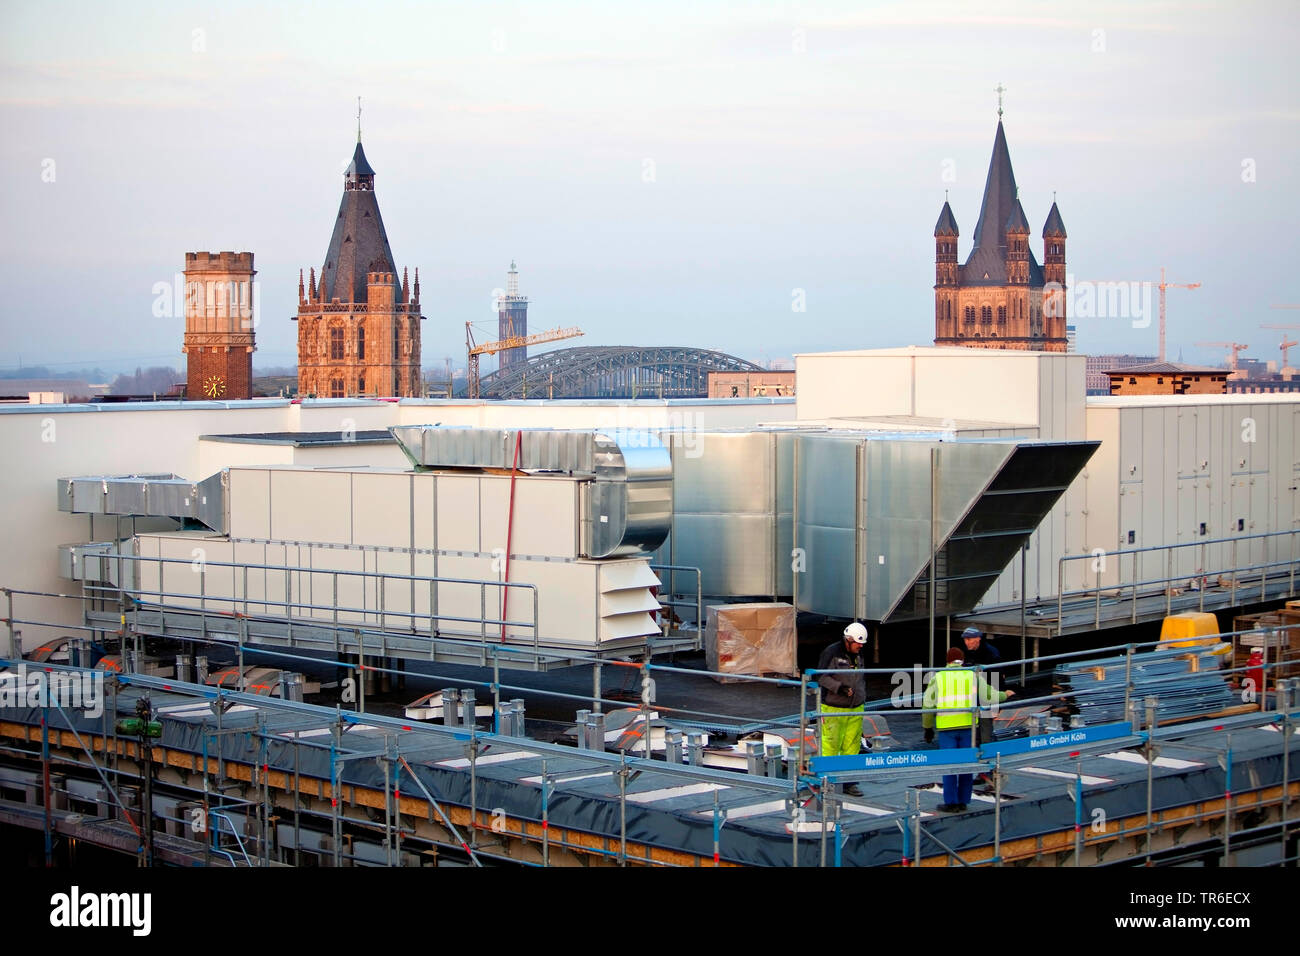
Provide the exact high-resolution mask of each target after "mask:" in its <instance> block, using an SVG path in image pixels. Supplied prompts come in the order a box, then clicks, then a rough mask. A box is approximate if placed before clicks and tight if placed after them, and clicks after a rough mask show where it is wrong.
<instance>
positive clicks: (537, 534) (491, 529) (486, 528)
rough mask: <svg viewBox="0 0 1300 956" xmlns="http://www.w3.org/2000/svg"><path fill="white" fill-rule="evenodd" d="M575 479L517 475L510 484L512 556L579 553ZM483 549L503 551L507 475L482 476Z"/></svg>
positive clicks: (564, 556) (505, 523)
mask: <svg viewBox="0 0 1300 956" xmlns="http://www.w3.org/2000/svg"><path fill="white" fill-rule="evenodd" d="M576 486H577V482H576V481H575V480H574V479H571V478H561V477H558V476H557V477H554V478H551V477H529V476H527V475H524V476H521V477H520V478H519V479H518V480H517V481H516V482H515V488H514V495H515V501H514V528H513V530H512V531H511V532H510V551H511V553H512V554H528V555H542V556H545V557H557V558H575V557H577V556H578V511H577V499H578V496H577V490H576ZM480 494H481V507H482V509H483V519H482V528H483V543H482V546H481V548H482V550H484V551H491V550H492V549H494V548H500V549H501V553H502V554H504V553H505V548H506V537H507V527H508V525H509V517H510V478H509V477H508V476H504V475H502V476H496V475H484V476H483V477H482V479H481V484H480Z"/></svg>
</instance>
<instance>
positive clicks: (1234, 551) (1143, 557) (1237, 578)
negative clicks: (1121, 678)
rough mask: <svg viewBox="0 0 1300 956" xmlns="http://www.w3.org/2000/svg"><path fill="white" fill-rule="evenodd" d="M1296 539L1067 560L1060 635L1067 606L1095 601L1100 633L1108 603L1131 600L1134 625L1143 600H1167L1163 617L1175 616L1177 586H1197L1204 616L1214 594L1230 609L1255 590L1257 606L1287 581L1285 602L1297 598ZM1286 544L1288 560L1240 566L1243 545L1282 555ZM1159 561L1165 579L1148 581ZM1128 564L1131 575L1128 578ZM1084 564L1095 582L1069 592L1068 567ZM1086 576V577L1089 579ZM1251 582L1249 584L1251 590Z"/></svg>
mask: <svg viewBox="0 0 1300 956" xmlns="http://www.w3.org/2000/svg"><path fill="white" fill-rule="evenodd" d="M1297 534H1300V528H1296V529H1292V530H1288V531H1270V532H1264V533H1260V534H1242V535H1237V536H1235V537H1232V538H1212V539H1208V540H1205V541H1189V542H1183V543H1180V544H1167V545H1153V546H1150V547H1142V548H1122V549H1120V550H1116V551H1097V552H1093V553H1091V554H1072V555H1065V556H1063V557H1061V558H1058V559H1057V575H1056V629H1057V635H1058V636H1059V635H1060V634H1061V633H1062V630H1063V628H1064V620H1065V612H1066V605H1067V603H1068V604H1070V605H1071V606H1078V605H1079V604H1080V603H1081V602H1084V601H1088V600H1091V601H1092V603H1093V612H1094V615H1093V626H1094V627H1096V628H1100V627H1101V626H1102V605H1103V601H1105V602H1106V603H1108V604H1110V603H1116V602H1123V601H1125V600H1127V601H1128V602H1129V604H1130V612H1129V615H1128V616H1129V623H1132V624H1136V623H1137V621H1138V602H1139V601H1140V600H1142V599H1144V598H1151V597H1155V596H1160V595H1162V594H1163V596H1164V598H1165V610H1164V613H1165V614H1166V615H1167V614H1170V613H1172V611H1173V606H1174V596H1175V595H1174V590H1175V587H1174V586H1175V585H1176V584H1179V583H1183V582H1186V583H1188V584H1189V585H1190V584H1195V585H1196V587H1195V588H1194V590H1195V591H1196V592H1198V595H1199V599H1198V601H1197V609H1198V610H1201V611H1204V610H1205V598H1206V594H1207V592H1209V591H1211V590H1213V591H1215V593H1217V594H1219V595H1223V596H1224V597H1225V598H1226V603H1227V604H1228V605H1229V606H1236V604H1237V603H1238V599H1239V595H1240V596H1241V597H1242V599H1249V598H1253V597H1255V594H1256V589H1258V597H1257V600H1259V601H1265V600H1268V599H1269V596H1268V586H1269V583H1270V581H1271V582H1272V583H1273V584H1274V585H1278V584H1280V583H1281V582H1283V581H1284V582H1285V583H1286V596H1288V597H1293V596H1294V595H1295V593H1296V590H1295V582H1296V563H1297V557H1300V553H1298V549H1297V541H1296V535H1297ZM1283 540H1285V542H1286V553H1287V556H1286V558H1281V557H1277V558H1276V559H1275V560H1267V559H1265V560H1263V561H1251V560H1249V559H1248V563H1245V564H1242V563H1241V561H1240V560H1239V559H1240V550H1241V548H1242V545H1243V544H1246V545H1247V546H1248V547H1258V548H1259V549H1260V550H1262V551H1263V553H1264V554H1265V555H1267V554H1268V552H1269V551H1270V550H1273V551H1274V553H1275V554H1279V555H1280V552H1281V548H1280V547H1277V548H1271V547H1270V546H1272V545H1280V544H1281V542H1282V541H1283ZM1252 543H1253V544H1252ZM1225 552H1226V557H1225V558H1221V559H1220V561H1221V562H1222V566H1221V567H1215V568H1211V567H1209V563H1210V560H1211V556H1212V555H1221V554H1224V553H1225ZM1191 554H1194V555H1195V556H1196V566H1195V568H1194V569H1193V570H1191V571H1190V572H1189V571H1188V569H1187V567H1186V566H1185V565H1188V564H1190V561H1188V559H1187V558H1186V556H1187V555H1191ZM1154 555H1163V563H1164V571H1165V573H1164V574H1163V575H1161V576H1156V577H1150V576H1143V574H1142V573H1141V570H1142V568H1143V567H1144V566H1146V565H1148V564H1149V561H1148V560H1147V556H1154ZM1125 558H1127V559H1128V561H1127V564H1128V574H1127V575H1125V563H1126V562H1125ZM1080 562H1091V564H1092V568H1091V573H1092V575H1093V577H1094V581H1093V583H1092V585H1091V586H1090V587H1082V588H1075V589H1067V588H1066V586H1065V582H1066V579H1067V576H1068V574H1067V566H1070V565H1073V564H1077V563H1080ZM1112 562H1113V563H1114V566H1115V578H1114V579H1113V580H1112V579H1109V578H1107V579H1106V580H1103V578H1104V577H1106V576H1107V575H1108V573H1109V572H1108V570H1107V566H1108V565H1109V564H1111V563H1112ZM1087 573H1088V572H1085V574H1087ZM1256 573H1257V574H1258V581H1257V582H1256V581H1255V575H1256ZM1224 577H1226V578H1227V580H1228V584H1227V586H1226V587H1224V586H1222V585H1220V584H1219V582H1220V580H1221V579H1223V578H1224ZM1211 581H1213V582H1214V585H1211ZM1246 582H1249V585H1248V586H1247V583H1246ZM1277 596H1278V595H1274V596H1273V597H1274V598H1276V597H1277ZM1184 603H1186V602H1180V606H1181V605H1182V604H1184ZM1216 606H1217V605H1216Z"/></svg>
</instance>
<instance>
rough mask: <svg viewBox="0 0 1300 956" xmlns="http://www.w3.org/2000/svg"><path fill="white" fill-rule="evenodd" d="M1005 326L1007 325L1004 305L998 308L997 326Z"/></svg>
mask: <svg viewBox="0 0 1300 956" xmlns="http://www.w3.org/2000/svg"><path fill="white" fill-rule="evenodd" d="M1006 324H1007V307H1006V306H1005V305H1000V306H998V325H1006Z"/></svg>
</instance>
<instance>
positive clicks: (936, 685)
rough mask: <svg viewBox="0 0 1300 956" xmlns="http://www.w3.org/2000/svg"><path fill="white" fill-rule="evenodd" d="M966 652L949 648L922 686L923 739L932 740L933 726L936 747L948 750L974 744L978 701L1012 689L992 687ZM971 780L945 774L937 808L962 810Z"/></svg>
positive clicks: (990, 699) (1010, 694)
mask: <svg viewBox="0 0 1300 956" xmlns="http://www.w3.org/2000/svg"><path fill="white" fill-rule="evenodd" d="M965 663H966V661H965V655H964V654H963V653H962V649H961V648H960V647H953V648H949V650H948V666H947V667H945V668H944V669H943V670H941V671H937V672H935V674H934V675H933V677H932V678H931V680H930V686H928V687H927V688H926V689H925V697H924V698H923V706H924V708H925V710H926V713H924V714H922V715H921V726H922V727H924V728H925V741H926V743H930V742H931V741H933V740H934V731H935V728H938V730H939V747H940V749H943V750H950V749H954V748H958V747H973V746H974V745H975V741H974V737H973V734H972V728H973V727H974V726H975V724H976V722H977V721H978V720H979V710H978V708H979V705H980V704H981V703H984V704H987V703H992V702H993V701H997V702H998V703H999V704H1000V703H1002V701H1004V700H1006V699H1007V698H1008V697H1014V696H1015V694H1014V693H1013V692H1012V691H1009V690H1004V691H995V690H993V688H991V687H990V686H989V684H988V681H986V680H985V679H984V677H983V676H982V675H981V674H979V673H978V672H977V671H975V670H974V669H973V668H969V667H966V666H965ZM973 786H974V781H973V780H972V777H971V775H970V774H968V773H949V774H944V778H943V803H941V804H940V805H939V809H940V810H942V811H944V812H946V813H961V812H962V811H964V810H965V809H966V805H967V804H968V803H970V795H971V790H972V789H973Z"/></svg>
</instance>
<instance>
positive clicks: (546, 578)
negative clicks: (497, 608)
mask: <svg viewBox="0 0 1300 956" xmlns="http://www.w3.org/2000/svg"><path fill="white" fill-rule="evenodd" d="M598 567H599V562H590V561H563V562H561V561H518V562H515V563H513V564H511V566H510V579H511V580H512V581H518V582H521V583H527V584H534V585H536V586H537V600H538V608H537V616H538V622H539V630H540V632H541V636H542V639H543V640H545V641H548V642H552V643H567V644H590V643H595V641H596V640H597V639H598V637H597V635H598V628H597V613H596V602H597V596H598V593H599V592H598V590H597V579H596V575H597V571H598ZM531 598H532V595H531V594H530V593H529V592H528V591H526V590H523V589H518V590H516V591H515V592H514V593H513V594H512V595H511V596H510V602H511V606H510V620H511V621H531V620H532V616H533V609H532V601H531ZM510 633H511V634H512V635H514V636H515V637H516V638H517V639H518V640H531V630H530V629H529V628H525V627H518V628H516V627H513V626H512V627H511V628H510Z"/></svg>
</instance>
